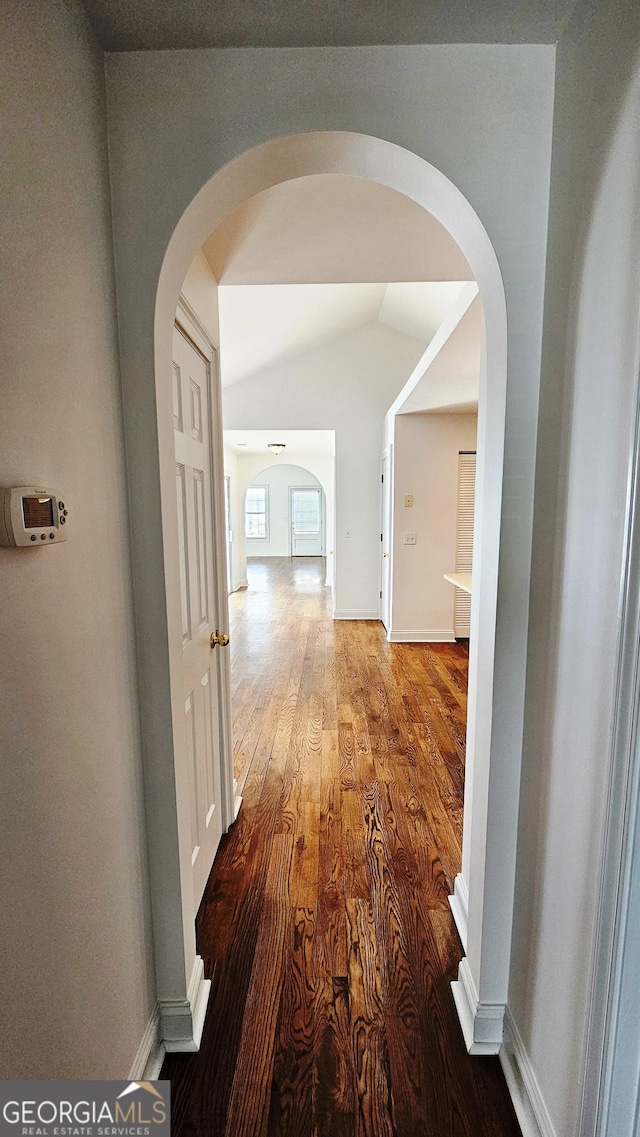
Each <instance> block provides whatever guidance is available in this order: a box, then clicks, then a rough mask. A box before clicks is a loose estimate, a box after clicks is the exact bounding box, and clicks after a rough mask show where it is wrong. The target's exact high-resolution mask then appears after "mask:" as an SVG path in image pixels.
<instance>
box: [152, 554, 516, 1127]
mask: <svg viewBox="0 0 640 1137" xmlns="http://www.w3.org/2000/svg"><path fill="white" fill-rule="evenodd" d="M323 581H324V561H322V560H321V559H320V558H317V559H315V558H314V559H311V558H301V559H297V560H293V561H289V560H288V559H286V560H285V559H268V560H265V561H263V562H256V561H252V562H250V564H249V589H248V590H247V591H246V592H240V593H236V594H235V595H234V596H232V597H231V598H230V602H231V603H230V607H231V629H230V631H231V647H232V685H233V696H232V698H233V710H234V738H235V765H236V774H237V776H238V777H239V778H241V779H242V778H246V782H245V788H244V803H243V806H242V809H241V811H240V815H239V817H238V820H237V822H236V824H235V825H234V826H233V828H232V829H231V831H230V833H229V834H228V835H227V836H226V837H225V838H223V842H222V844H221V846H220V849H219V852H218V855H217V857H216V861H215V864H214V867H213V871H212V874H211V877H210V880H209V883H208V885H207V888H206V891H205V894H204V898H203V902H202V905H201V908H200V911H199V913H198V921H197V935H198V950H199V952H200V953H201V955H202V956H203V958H204V960H205V967H206V972H207V975H208V976H209V977H210V978H211V979H212V981H213V983H212V995H211V1001H210V1004H209V1010H208V1014H207V1020H206V1023H205V1030H204V1036H203V1041H202V1048H201V1050H200V1052H199V1053H198V1054H195V1055H188V1056H187V1055H171V1056H169V1057H168V1058H167V1059H166V1061H165V1064H164V1067H163V1072H162V1077H166V1078H170V1079H171V1082H172V1095H173V1134H174V1137H284V1135H285V1134H286V1135H288V1137H519V1134H520V1130H519V1128H518V1125H517V1122H516V1119H515V1115H514V1113H513V1108H512V1106H511V1102H510V1099H509V1096H508V1093H507V1089H506V1085H505V1082H504V1078H503V1075H502V1071H501V1069H500V1065H499V1063H498V1060H497V1059H496V1058H470V1057H469V1056H468V1055H467V1053H466V1050H465V1048H464V1045H463V1042H462V1037H461V1033H460V1027H459V1024H458V1020H457V1017H456V1013H455V1009H454V1005H453V999H452V995H451V990H450V987H449V983H450V981H451V979H453V978H454V977H455V973H456V970H457V964H458V961H459V959H460V957H461V955H462V949H461V947H460V943H459V940H458V938H457V934H456V931H455V928H454V925H453V921H452V918H451V915H450V911H449V905H448V902H447V896H448V894H449V892H451V891H452V888H453V881H454V877H455V875H456V873H457V872H458V871H459V866H460V846H461V840H462V790H463V780H464V734H465V716H466V683H467V650H466V647H465V646H464V645H463V644H429V645H420V644H402V645H400V644H387V643H386V640H385V637H384V631H383V629H382V626H381V625H380V624H379V623H377V622H373V621H371V622H369V621H367V622H336V623H334V622H333V621H332V620H331V607H330V595H329V590H328V589H327V588H325V587H324V584H323Z"/></svg>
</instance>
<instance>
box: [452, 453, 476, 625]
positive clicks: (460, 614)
mask: <svg viewBox="0 0 640 1137" xmlns="http://www.w3.org/2000/svg"><path fill="white" fill-rule="evenodd" d="M475 497H476V455H475V453H473V454H470V453H461V454H459V456H458V524H457V529H456V572H472V571H473V511H474V506H475ZM470 630H471V596H470V595H469V593H468V592H465V591H464V590H463V589H462V588H455V589H454V600H453V633H454V635H455V636H457V637H460V638H464V637H467V636H468V635H469V632H470Z"/></svg>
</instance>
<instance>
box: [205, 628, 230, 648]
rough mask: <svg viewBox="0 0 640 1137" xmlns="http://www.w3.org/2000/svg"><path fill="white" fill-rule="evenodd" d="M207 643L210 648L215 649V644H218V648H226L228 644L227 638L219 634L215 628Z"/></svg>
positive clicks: (222, 633)
mask: <svg viewBox="0 0 640 1137" xmlns="http://www.w3.org/2000/svg"><path fill="white" fill-rule="evenodd" d="M209 642H210V644H211V647H212V648H213V647H215V646H216V644H218V645H219V646H220V647H226V646H227V644H228V643H229V637H228V636H227V635H225V633H224V632H219V631H218V629H217V628H216V630H215V632H212V633H211V638H210V640H209Z"/></svg>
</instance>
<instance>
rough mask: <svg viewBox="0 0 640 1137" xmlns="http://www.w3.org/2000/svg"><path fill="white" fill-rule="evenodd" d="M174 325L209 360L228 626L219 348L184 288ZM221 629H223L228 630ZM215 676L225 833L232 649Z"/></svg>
mask: <svg viewBox="0 0 640 1137" xmlns="http://www.w3.org/2000/svg"><path fill="white" fill-rule="evenodd" d="M176 324H177V325H178V327H180V328H181V329H182V330H183V331H184V332H185V333H186V335H187V338H188V339H190V340H191V341H192V343H194V344H195V347H196V348H197V349H198V351H200V353H201V354H202V355H203V356H204V357H205V359H206V362H207V382H208V395H209V399H208V403H209V423H208V427H209V469H210V471H211V509H212V520H211V531H212V540H213V549H212V554H213V579H214V589H215V594H214V602H215V608H216V612H217V613H218V619H219V620H220V622H221V624H224V629H227V628H228V627H229V594H228V592H227V589H226V584H227V581H228V580H229V572H230V566H229V565H228V564H227V526H226V502H225V472H224V452H223V450H222V448H221V447H216V446H215V439H216V438H222V389H221V383H220V368H219V363H218V358H219V349H218V347H217V346H216V344H215V343H214V342H213V340H212V338H211V337H210V335H209V332H208V331H207V329H206V328H205V326H204V324H203V323H202V322H201V320H200V318H199V316H198V314H197V313H196V311H195V310H194V309H193V307H192V306H191V304H190V303H189V301H188V300H187V298H186V296H184V295H183V294H182V293H181V294H180V298H179V300H178V309H177V312H176ZM224 629H223V630H224ZM214 657H215V659H216V679H217V683H218V718H219V724H220V727H219V738H218V745H219V753H220V789H221V795H222V800H221V807H222V832H223V833H226V832H227V830H228V829H229V826H230V825H231V824H232V823H233V822H234V821H235V819H236V817H237V816H238V810H239V808H240V800H237V801H236V795H235V782H234V778H233V733H232V723H231V668H230V660H229V652H226V651H216V652H215V653H214Z"/></svg>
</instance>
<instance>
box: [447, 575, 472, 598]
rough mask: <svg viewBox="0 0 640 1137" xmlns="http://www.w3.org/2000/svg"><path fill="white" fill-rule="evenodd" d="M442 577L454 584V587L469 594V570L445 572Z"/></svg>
mask: <svg viewBox="0 0 640 1137" xmlns="http://www.w3.org/2000/svg"><path fill="white" fill-rule="evenodd" d="M444 579H445V580H448V581H449V583H450V584H455V586H456V588H461V589H462V591H463V592H468V593H469V595H471V573H470V572H445V573H444Z"/></svg>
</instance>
